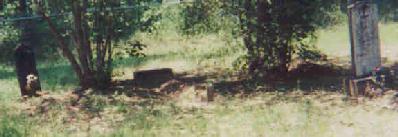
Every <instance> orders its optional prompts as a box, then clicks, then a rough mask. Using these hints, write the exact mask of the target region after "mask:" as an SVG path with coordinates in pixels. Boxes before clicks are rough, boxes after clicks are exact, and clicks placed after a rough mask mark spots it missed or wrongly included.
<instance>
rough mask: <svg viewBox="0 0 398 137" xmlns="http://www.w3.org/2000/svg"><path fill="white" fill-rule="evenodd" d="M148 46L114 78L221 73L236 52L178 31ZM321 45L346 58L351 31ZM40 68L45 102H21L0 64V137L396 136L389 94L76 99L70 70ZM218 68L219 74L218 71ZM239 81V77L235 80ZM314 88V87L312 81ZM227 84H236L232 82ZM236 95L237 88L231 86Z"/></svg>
mask: <svg viewBox="0 0 398 137" xmlns="http://www.w3.org/2000/svg"><path fill="white" fill-rule="evenodd" d="M397 27H398V25H397V24H387V25H386V24H383V25H382V26H381V29H380V30H381V36H382V45H383V51H384V53H385V54H384V55H385V56H387V57H389V58H391V59H392V60H395V57H397V56H396V55H395V54H397V53H398V52H395V51H397V50H395V49H396V48H397V47H398V46H397V45H396V43H395V42H398V40H396V38H397V36H398V30H397V29H396V28H397ZM137 38H138V39H141V40H143V42H144V43H145V44H147V45H148V49H147V50H146V51H145V53H146V54H147V57H145V58H126V59H122V60H118V61H116V63H115V64H116V66H117V69H116V70H115V79H117V80H125V79H131V78H132V73H133V72H134V70H141V69H151V68H160V67H170V68H173V69H174V70H175V71H176V72H178V73H181V72H189V73H190V74H192V75H200V74H202V75H207V74H212V73H213V72H217V73H216V74H215V76H212V78H213V79H215V80H216V81H228V80H231V79H234V78H230V77H228V76H229V75H227V76H225V75H223V74H224V73H228V74H229V72H230V69H231V67H232V66H231V64H232V62H233V61H234V60H235V59H236V58H237V57H239V56H240V55H242V54H243V53H244V51H243V50H242V48H241V47H231V46H225V45H226V42H225V41H223V40H221V39H220V38H218V37H216V36H205V37H202V38H191V39H188V40H187V39H186V38H182V37H179V36H177V35H175V34H170V36H169V37H163V38H152V37H145V35H142V36H138V37H137ZM317 45H318V46H319V48H320V49H321V50H322V51H323V52H325V53H326V54H328V55H329V56H332V57H345V58H347V56H348V55H349V54H348V53H349V46H348V45H349V43H348V31H347V28H346V27H345V26H337V27H335V28H332V29H329V30H322V31H320V32H319V42H318V43H317ZM40 64H41V65H39V71H40V74H41V80H42V83H43V87H44V89H45V91H49V92H51V98H50V97H43V98H37V99H33V100H30V101H21V99H19V93H18V87H17V81H16V79H15V77H14V76H15V73H14V71H13V69H12V68H10V67H0V85H1V89H0V93H1V94H0V136H4V137H12V136H16V137H19V136H29V137H30V136H40V137H41V136H48V137H53V136H60V137H63V136H117V137H122V136H165V137H168V136H184V137H185V136H223V137H229V136H232V137H234V136H236V137H241V136H266V137H268V136H271V137H272V136H275V137H278V136H287V137H290V136H291V137H297V136H299V137H301V136H302V137H328V136H330V137H334V136H337V137H339V136H342V137H346V136H358V137H367V136H369V137H374V136H380V137H390V136H395V135H397V134H398V127H397V126H398V123H397V122H398V115H397V112H396V110H394V109H391V108H390V107H391V106H390V104H389V102H388V101H389V100H390V97H391V96H386V97H385V98H382V99H377V100H364V101H363V102H362V103H361V104H356V103H352V102H351V101H346V100H345V97H344V95H342V94H341V93H338V92H329V91H328V90H325V89H323V90H322V89H313V91H316V92H312V93H307V92H303V91H302V89H301V88H300V85H299V84H297V87H295V88H289V89H288V90H289V92H261V91H263V90H262V89H261V87H257V88H259V89H256V90H255V91H256V92H255V93H251V94H249V95H246V94H236V95H219V96H217V97H216V101H215V102H212V103H207V102H205V101H203V99H202V98H203V96H201V95H200V94H201V92H203V91H201V90H199V89H196V88H195V87H194V86H192V85H190V86H187V87H186V88H184V89H182V91H180V92H181V94H179V95H176V96H173V97H156V98H139V97H135V96H132V97H131V96H128V95H123V94H121V95H119V94H115V95H106V96H105V95H95V96H90V97H86V98H84V99H82V100H79V101H78V103H79V104H80V106H79V107H76V106H73V105H71V104H73V103H75V101H76V100H75V98H74V97H73V96H71V95H69V94H68V93H67V91H70V89H72V88H73V87H74V86H75V85H76V80H75V78H74V77H73V73H72V71H71V69H70V68H69V67H68V66H67V65H65V63H64V62H60V63H52V64H46V63H40ZM220 70H222V72H218V71H220ZM237 79H239V78H237ZM313 84H314V85H315V84H319V83H316V82H314V83H313ZM231 85H239V83H238V84H231ZM231 90H234V89H231Z"/></svg>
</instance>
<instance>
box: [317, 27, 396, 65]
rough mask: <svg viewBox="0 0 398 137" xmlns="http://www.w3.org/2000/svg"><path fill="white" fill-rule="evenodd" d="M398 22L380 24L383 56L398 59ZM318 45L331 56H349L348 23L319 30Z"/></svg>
mask: <svg viewBox="0 0 398 137" xmlns="http://www.w3.org/2000/svg"><path fill="white" fill-rule="evenodd" d="M397 28H398V24H397V23H388V24H380V25H379V31H380V43H381V46H382V54H383V55H382V56H384V57H388V58H391V59H393V60H396V59H397V55H396V52H394V51H397V50H398V39H397V38H398V29H397ZM318 38H319V39H318V42H317V44H316V45H317V46H318V47H319V48H320V50H321V51H322V52H324V53H326V54H327V55H329V56H332V57H333V56H334V57H336V56H337V57H349V56H350V54H351V51H350V49H351V47H350V39H349V38H350V37H349V30H348V26H347V25H346V24H343V25H339V26H335V27H332V28H330V29H327V30H320V31H318Z"/></svg>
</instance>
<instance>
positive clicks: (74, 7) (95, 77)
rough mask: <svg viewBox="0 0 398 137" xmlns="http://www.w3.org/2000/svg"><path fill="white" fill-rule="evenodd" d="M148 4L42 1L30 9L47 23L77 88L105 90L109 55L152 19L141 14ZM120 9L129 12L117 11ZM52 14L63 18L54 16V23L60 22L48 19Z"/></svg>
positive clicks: (109, 70)
mask: <svg viewBox="0 0 398 137" xmlns="http://www.w3.org/2000/svg"><path fill="white" fill-rule="evenodd" d="M148 2H150V0H147V1H142V0H141V1H139V0H133V1H132V0H130V1H125V0H112V1H109V0H98V1H89V0H73V1H70V2H65V1H53V0H51V1H50V0H49V1H44V0H43V1H36V2H35V4H34V8H35V10H36V11H37V13H38V14H39V15H40V16H42V17H43V19H44V20H45V21H46V22H47V24H48V27H49V29H50V30H51V32H52V34H53V36H54V37H55V39H56V41H57V43H58V48H59V49H60V51H61V52H62V54H63V56H64V57H65V58H66V59H67V60H68V61H69V62H70V64H71V65H72V68H73V70H74V71H75V73H76V75H77V76H78V79H79V81H80V86H81V87H83V88H90V87H94V88H106V87H108V85H109V83H110V81H111V74H112V61H113V56H114V54H115V53H116V52H118V51H115V50H114V49H115V47H117V46H118V45H119V44H120V42H121V41H122V40H125V39H126V38H128V37H130V36H131V35H133V34H134V32H135V31H137V30H139V29H140V28H143V27H142V26H148V25H150V24H151V21H152V20H154V17H147V18H146V19H143V18H144V14H143V13H144V11H145V10H148V9H149V6H148V5H146V4H147V3H148ZM131 6H134V7H131ZM123 7H125V8H126V9H131V11H130V12H126V11H125V10H120V8H123ZM53 14H65V15H67V16H62V17H58V18H57V21H59V20H63V22H57V21H55V20H53V19H52V18H51V17H50V16H51V15H53ZM58 23H62V25H63V29H58V28H57V24H58ZM128 46H133V47H131V49H132V50H133V51H137V50H135V48H138V49H141V48H142V47H140V46H137V45H136V44H133V45H128ZM74 52H76V54H75V53H74Z"/></svg>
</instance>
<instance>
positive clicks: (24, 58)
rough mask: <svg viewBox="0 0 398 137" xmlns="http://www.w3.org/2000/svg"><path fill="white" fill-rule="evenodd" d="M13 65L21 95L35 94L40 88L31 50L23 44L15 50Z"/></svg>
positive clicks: (30, 95) (29, 95)
mask: <svg viewBox="0 0 398 137" xmlns="http://www.w3.org/2000/svg"><path fill="white" fill-rule="evenodd" d="M15 67H16V72H17V77H18V82H19V87H20V89H21V95H22V96H28V97H32V96H36V95H37V93H36V92H37V91H40V90H41V86H40V80H39V73H38V71H37V69H36V60H35V55H34V52H33V50H32V49H31V48H30V47H29V46H26V45H24V44H21V45H20V46H18V47H17V48H16V50H15Z"/></svg>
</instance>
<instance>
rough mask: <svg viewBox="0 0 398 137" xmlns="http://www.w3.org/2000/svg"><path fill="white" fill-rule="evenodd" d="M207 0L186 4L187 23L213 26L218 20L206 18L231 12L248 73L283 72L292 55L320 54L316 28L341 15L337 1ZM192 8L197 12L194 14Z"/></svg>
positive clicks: (311, 56) (314, 56)
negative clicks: (245, 51) (211, 1)
mask: <svg viewBox="0 0 398 137" xmlns="http://www.w3.org/2000/svg"><path fill="white" fill-rule="evenodd" d="M198 3H202V4H198ZM208 3H209V2H207V1H195V2H194V4H193V6H188V7H187V11H189V12H187V13H189V14H187V15H189V16H186V18H185V20H187V21H186V23H187V22H189V23H190V24H191V25H190V26H193V27H196V26H198V28H203V27H201V26H206V27H205V28H212V27H210V26H213V27H214V25H212V24H217V23H214V22H217V20H214V19H208V18H223V17H226V16H230V17H231V18H233V19H235V20H234V21H235V25H236V26H235V27H238V28H239V30H237V31H235V33H238V35H240V37H239V38H242V41H243V44H244V46H245V47H246V49H247V56H246V57H244V58H245V60H246V62H247V68H248V69H249V71H250V72H251V73H257V72H263V71H258V70H275V71H277V72H279V73H280V74H282V75H283V74H286V72H287V71H288V67H289V64H290V62H291V61H292V58H294V57H302V58H305V59H316V58H319V57H320V55H319V54H317V52H316V50H314V49H315V48H314V47H313V46H312V44H313V43H312V42H314V41H313V40H314V39H315V38H316V36H315V35H314V33H315V31H316V29H317V28H319V27H325V26H328V25H329V24H335V23H337V22H339V21H340V19H341V16H339V15H342V14H335V13H338V12H339V11H340V5H339V4H340V3H339V2H338V1H328V0H315V1H314V0H300V1H290V0H271V1H270V0H246V1H239V0H218V1H213V3H215V4H208ZM195 5H199V6H195ZM192 7H195V8H192ZM194 10H196V12H198V13H200V14H195V13H196V12H195V11H194ZM191 14H194V15H191ZM192 20H194V21H192ZM209 22H210V23H209ZM212 22H213V23H212ZM192 24H193V25H192ZM198 24H201V25H198ZM183 28H184V27H183ZM217 29H218V28H214V29H213V30H215V31H217ZM199 30H202V29H199Z"/></svg>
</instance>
